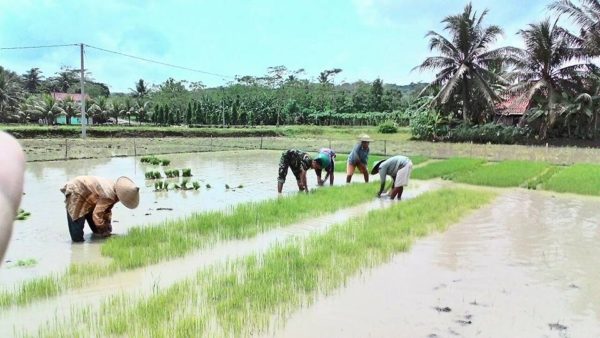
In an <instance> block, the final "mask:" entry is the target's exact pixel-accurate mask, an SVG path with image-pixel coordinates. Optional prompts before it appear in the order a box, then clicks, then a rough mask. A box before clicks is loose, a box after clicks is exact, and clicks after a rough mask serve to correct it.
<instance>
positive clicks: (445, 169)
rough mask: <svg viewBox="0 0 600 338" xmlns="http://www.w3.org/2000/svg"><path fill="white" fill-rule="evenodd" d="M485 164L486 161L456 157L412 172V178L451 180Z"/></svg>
mask: <svg viewBox="0 0 600 338" xmlns="http://www.w3.org/2000/svg"><path fill="white" fill-rule="evenodd" d="M484 162H485V161H484V160H479V159H473V158H459V157H454V158H450V159H447V160H442V161H439V162H432V163H429V164H426V165H425V166H423V167H419V168H415V169H413V171H412V174H411V177H412V178H415V179H419V180H428V179H431V178H436V177H442V178H445V179H449V178H452V176H453V175H455V174H457V173H460V172H462V171H468V170H472V169H474V168H477V167H479V166H480V165H482V164H483V163H484Z"/></svg>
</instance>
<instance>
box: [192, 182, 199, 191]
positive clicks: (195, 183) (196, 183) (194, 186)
mask: <svg viewBox="0 0 600 338" xmlns="http://www.w3.org/2000/svg"><path fill="white" fill-rule="evenodd" d="M192 187H193V188H194V190H198V189H200V183H199V182H198V181H194V182H192Z"/></svg>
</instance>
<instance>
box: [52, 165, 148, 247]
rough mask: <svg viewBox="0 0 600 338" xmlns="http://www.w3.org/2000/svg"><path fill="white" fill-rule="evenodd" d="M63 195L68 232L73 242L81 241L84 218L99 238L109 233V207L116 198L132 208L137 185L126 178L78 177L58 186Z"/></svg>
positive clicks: (138, 196) (134, 202) (136, 202)
mask: <svg viewBox="0 0 600 338" xmlns="http://www.w3.org/2000/svg"><path fill="white" fill-rule="evenodd" d="M60 191H61V192H62V193H63V194H65V203H66V206H67V221H68V223H69V233H70V234H71V239H72V240H73V242H83V227H84V224H85V221H87V223H88V226H89V227H90V229H92V232H94V233H95V234H98V235H100V236H102V237H108V236H110V233H111V232H112V225H111V216H112V212H111V210H112V207H113V206H114V205H115V204H116V203H117V202H119V201H121V203H123V205H124V206H126V207H127V208H129V209H135V208H136V207H137V206H138V204H139V201H140V193H139V191H140V188H138V187H137V186H136V185H135V183H133V181H132V180H131V179H129V178H127V177H124V176H122V177H119V178H118V179H117V181H116V182H113V181H112V180H109V179H106V178H102V177H96V176H78V177H75V178H74V179H72V180H71V181H69V182H67V184H65V186H64V187H63V188H62V189H60Z"/></svg>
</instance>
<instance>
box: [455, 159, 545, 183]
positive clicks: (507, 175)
mask: <svg viewBox="0 0 600 338" xmlns="http://www.w3.org/2000/svg"><path fill="white" fill-rule="evenodd" d="M549 167H550V165H549V164H548V163H544V162H532V161H503V162H500V163H493V164H489V165H483V166H479V167H477V168H473V169H472V170H469V171H462V172H459V173H456V174H455V175H453V177H452V180H454V181H456V182H462V183H469V184H475V185H486V186H494V187H518V186H520V185H522V184H524V183H525V182H526V181H528V180H530V179H532V178H534V177H535V176H538V175H540V174H541V173H542V172H543V171H545V170H546V169H548V168H549Z"/></svg>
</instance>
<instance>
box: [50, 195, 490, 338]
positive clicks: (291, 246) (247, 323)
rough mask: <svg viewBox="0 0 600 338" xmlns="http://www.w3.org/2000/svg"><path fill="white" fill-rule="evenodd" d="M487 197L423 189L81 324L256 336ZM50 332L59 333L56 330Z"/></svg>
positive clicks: (120, 301)
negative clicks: (402, 200) (385, 207)
mask: <svg viewBox="0 0 600 338" xmlns="http://www.w3.org/2000/svg"><path fill="white" fill-rule="evenodd" d="M494 196H495V195H494V194H493V193H490V192H481V191H473V190H467V189H446V190H441V191H436V192H431V193H426V194H424V195H423V196H421V197H417V198H415V199H413V200H408V201H404V202H402V203H396V204H395V205H394V206H392V207H390V208H387V209H381V210H376V211H371V212H369V213H368V214H367V215H365V216H363V217H358V218H353V219H351V220H349V221H347V222H345V223H343V224H340V225H336V226H333V227H332V228H331V229H330V230H329V231H328V232H326V233H317V234H313V235H311V236H310V237H309V238H307V239H305V240H302V239H298V238H295V239H292V240H291V241H288V242H287V243H283V244H278V245H276V246H275V247H274V248H272V249H270V250H268V251H267V252H266V253H265V254H263V255H262V256H258V255H253V256H249V257H245V258H241V259H238V260H235V261H233V262H227V263H225V264H222V265H220V266H216V267H212V268H209V269H205V270H201V271H199V273H198V274H197V275H196V277H195V278H193V279H189V280H184V281H182V282H178V283H176V284H174V285H172V286H171V287H169V288H167V289H165V290H159V291H157V292H155V293H153V294H152V295H151V296H148V297H144V298H142V299H139V298H135V297H134V296H116V297H111V298H109V299H108V300H107V301H105V302H104V303H103V304H102V305H101V307H100V310H99V311H97V312H95V313H93V314H90V315H88V316H86V318H87V319H88V320H86V321H85V322H84V323H83V325H84V326H83V328H84V331H87V332H96V333H97V335H98V336H144V335H146V336H165V335H167V336H169V335H173V332H178V333H181V334H182V335H183V336H187V335H188V334H189V333H190V332H193V334H192V336H249V335H256V334H258V335H260V334H262V333H265V331H266V330H267V329H268V328H269V327H270V326H271V325H272V321H277V322H278V323H283V322H284V321H285V319H286V318H288V317H289V316H290V314H291V313H292V312H293V311H295V310H296V309H298V308H300V307H303V306H306V305H309V304H311V303H312V302H314V301H315V299H317V298H318V297H319V295H322V294H329V293H330V292H332V291H333V290H335V289H338V288H340V287H343V286H344V285H345V283H346V282H347V281H348V279H349V278H351V277H352V276H356V275H357V274H360V273H361V272H363V271H365V270H366V269H370V268H373V267H375V266H377V265H380V264H383V263H386V262H389V261H390V260H391V259H392V257H393V256H394V255H395V254H397V253H400V252H404V251H407V250H409V249H410V247H411V244H412V243H413V242H414V241H415V239H416V238H419V237H423V236H426V235H428V234H430V233H432V232H436V231H443V230H445V229H446V228H447V227H448V226H450V225H451V224H452V223H455V222H457V221H458V220H460V218H462V217H463V216H464V215H466V214H467V213H469V212H472V211H473V210H475V209H476V208H479V207H481V206H483V205H485V204H487V203H489V202H490V201H491V200H492V199H493V197H494ZM432 204H433V205H435V206H436V208H431V205H432ZM390 220H395V221H390ZM199 309H202V310H201V311H199ZM83 316H84V314H80V315H75V317H76V318H77V317H83ZM71 320H73V319H67V320H65V322H64V323H63V322H60V323H58V324H57V325H56V326H57V327H56V331H53V330H52V329H48V330H47V331H45V332H44V333H45V335H47V336H57V335H62V336H75V335H76V334H75V333H76V330H78V329H80V328H77V325H75V324H79V323H75V322H73V323H71V322H70V321H71ZM207 323H213V324H214V325H207ZM58 330H66V331H63V332H60V333H61V334H58V332H59V331H58ZM194 330H195V331H194Z"/></svg>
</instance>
